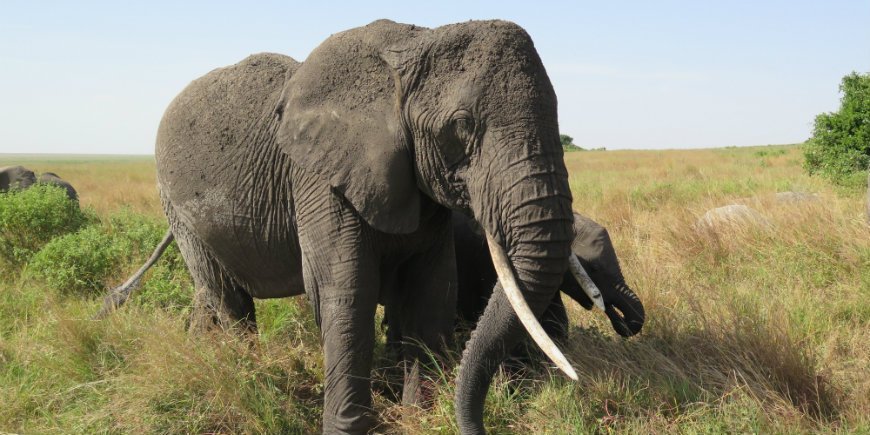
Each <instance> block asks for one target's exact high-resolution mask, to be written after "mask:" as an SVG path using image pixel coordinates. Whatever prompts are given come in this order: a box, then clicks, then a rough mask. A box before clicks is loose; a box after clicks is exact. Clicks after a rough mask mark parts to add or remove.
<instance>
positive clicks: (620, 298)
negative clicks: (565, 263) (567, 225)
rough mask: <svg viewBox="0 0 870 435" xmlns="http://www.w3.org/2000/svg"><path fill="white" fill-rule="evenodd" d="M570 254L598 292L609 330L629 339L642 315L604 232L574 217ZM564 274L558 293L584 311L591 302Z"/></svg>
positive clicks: (635, 297)
mask: <svg viewBox="0 0 870 435" xmlns="http://www.w3.org/2000/svg"><path fill="white" fill-rule="evenodd" d="M571 250H572V251H573V252H574V254H575V255H577V259H578V260H580V263H581V264H582V265H583V268H584V269H585V270H586V271H588V272H589V277H590V278H591V279H592V281H593V282H594V283H595V284H596V285H597V286H598V288H599V289H600V290H601V296H602V297H603V299H604V307H605V310H604V313H605V314H607V317H608V318H609V319H610V323H611V325H612V326H613V329H614V330H615V331H616V332H617V333H618V334H619V335H621V336H623V337H631V336H632V335H635V334H637V333H638V332H640V330H641V328H642V327H643V323H644V320H645V318H646V315H645V313H644V309H643V304H642V303H641V302H640V298H638V297H637V295H636V294H635V293H634V291H632V290H631V288H630V287H629V286H628V285H626V284H625V277H623V276H622V270H621V269H620V267H619V260H618V259H617V257H616V251H615V250H614V249H613V242H612V241H611V240H610V235H609V234H608V233H607V229H606V228H604V227H602V226H601V225H599V224H598V223H597V222H595V221H593V220H592V219H589V218H587V217H585V216H582V215H579V214H577V213H575V214H574V242H573V244H572V245H571ZM568 275H569V274H565V280H564V282H563V283H562V287H561V289H562V291H563V292H564V293H565V294H567V295H568V296H570V297H571V298H572V299H574V300H575V301H577V302H579V303H580V305H582V306H583V307H584V308H586V309H591V308H592V306H593V302H592V300H591V299H589V296H587V295H586V293H585V292H584V291H583V290H582V289H581V288H580V285H578V283H577V281H576V280H574V279H572V278H570V277H569V276H568Z"/></svg>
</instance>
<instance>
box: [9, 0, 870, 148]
mask: <svg viewBox="0 0 870 435" xmlns="http://www.w3.org/2000/svg"><path fill="white" fill-rule="evenodd" d="M125 3H127V2H119V1H112V2H49V1H39V2H35V1H20V2H19V1H9V0H3V1H2V3H0V152H25V153H34V152H50V153H120V154H151V153H152V152H153V147H154V137H155V133H156V130H157V124H158V123H159V120H160V117H161V115H162V113H163V110H164V109H165V108H166V106H167V105H168V104H169V102H170V101H171V100H172V98H173V97H174V96H175V95H176V94H177V93H178V92H179V91H180V90H181V89H182V88H183V87H184V86H185V85H186V84H187V83H189V82H190V81H191V80H193V79H194V78H196V77H198V76H200V75H202V74H204V73H206V72H208V71H209V70H211V69H213V68H216V67H220V66H224V65H228V64H232V63H235V62H237V61H239V60H241V59H242V58H244V57H245V56H247V55H248V54H251V53H256V52H263V51H273V52H279V53H284V54H288V55H290V56H293V57H294V58H296V59H297V60H304V59H305V57H306V56H307V55H308V53H309V52H310V51H311V50H312V49H313V48H314V47H316V46H317V45H318V44H319V43H320V42H321V41H322V40H324V39H325V38H326V37H328V36H329V35H330V34H331V33H335V32H338V31H341V30H345V29H348V28H351V27H356V26H360V25H364V24H366V23H368V22H371V21H373V20H375V19H378V18H389V19H392V20H395V21H399V22H406V23H413V24H419V25H422V26H427V27H435V26H438V25H442V24H447V23H453V22H458V21H465V20H469V19H487V18H501V19H507V20H511V21H514V22H516V23H518V24H520V25H521V26H523V27H525V28H526V30H527V31H528V32H529V34H530V35H531V36H532V38H533V40H534V41H535V45H536V47H537V48H538V51H539V53H540V55H541V58H542V59H543V61H544V65H545V66H546V68H547V71H548V73H549V75H550V78H551V80H552V82H553V85H554V87H555V88H556V93H557V95H558V97H559V123H560V128H561V130H562V132H563V133H567V134H569V135H571V136H573V137H574V138H575V143H577V144H579V145H581V146H587V147H601V146H604V147H607V148H608V149H624V148H634V149H638V148H687V147H720V146H729V145H738V146H742V145H759V144H772V143H793V142H799V141H803V140H804V139H806V138H807V137H808V136H809V134H810V131H811V128H812V120H813V117H814V116H815V115H816V114H818V113H820V112H824V111H831V110H835V109H836V108H837V105H838V102H839V97H840V96H839V94H838V84H839V81H840V78H841V77H842V76H843V75H845V74H847V73H849V72H851V71H853V70H854V71H859V72H867V71H870V25H868V23H870V1H824V2H823V1H815V2H805V1H729V2H708V1H682V2H681V1H637V2H630V1H611V2H605V1H596V2H585V1H583V2H581V1H574V2H569V1H565V2H556V1H550V2H547V1H535V2H531V1H523V2H514V1H498V2H475V1H471V0H466V1H440V2H425V3H423V2H421V3H419V5H417V3H412V2H409V1H405V2H396V1H365V2H329V1H321V2H318V1H311V0H309V1H306V2H304V3H303V2H293V1H282V2H256V3H254V2H239V1H232V2H224V1H210V2H182V1H172V2H164V1H157V0H154V1H148V2H138V3H132V2H130V3H131V4H125ZM246 3H251V4H246Z"/></svg>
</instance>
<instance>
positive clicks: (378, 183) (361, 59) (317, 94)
mask: <svg viewBox="0 0 870 435" xmlns="http://www.w3.org/2000/svg"><path fill="white" fill-rule="evenodd" d="M384 53H385V50H381V49H379V48H378V47H375V46H374V45H373V42H372V41H370V40H368V39H366V38H360V37H359V36H358V35H357V36H355V34H354V33H353V31H349V32H345V33H341V34H338V35H335V36H332V37H331V38H329V39H328V40H327V41H326V42H324V43H323V44H321V46H320V47H318V48H317V49H316V50H315V51H314V52H312V53H311V55H310V56H309V57H308V59H307V60H305V62H304V63H303V64H302V66H300V68H299V70H298V71H296V73H295V74H294V75H293V77H292V78H290V79H289V80H288V82H287V85H286V87H285V89H284V94H283V96H282V99H281V100H282V103H280V104H281V105H280V106H279V107H278V113H279V116H280V117H281V121H280V127H279V129H278V134H277V140H278V141H279V145H280V147H281V149H282V150H283V151H284V152H285V153H286V154H288V155H289V156H290V159H291V160H292V162H293V163H294V164H295V165H298V166H300V167H302V168H303V169H304V170H305V171H307V172H309V173H312V174H314V175H316V176H318V177H320V178H321V180H323V181H324V182H326V183H328V184H329V185H330V186H331V187H332V188H333V189H334V191H336V192H338V193H339V194H341V195H342V196H343V197H344V198H345V199H347V201H348V202H349V203H350V204H351V205H352V206H353V208H354V209H355V210H356V211H357V212H358V213H359V215H360V216H361V217H362V218H363V219H364V220H365V221H366V222H367V223H368V224H369V225H371V226H372V227H374V228H376V229H377V230H380V231H383V232H387V233H394V234H398V233H410V232H413V231H414V230H416V229H417V226H418V225H419V220H420V200H421V198H420V195H421V193H420V191H419V190H418V188H417V179H416V174H415V169H414V156H413V152H412V149H411V148H412V147H411V144H410V143H409V140H408V138H407V137H406V136H407V135H408V134H407V132H406V131H405V128H404V123H403V122H402V117H401V110H402V101H403V98H402V97H401V95H402V84H401V74H400V73H399V72H398V71H397V70H396V68H394V67H393V66H392V65H391V63H392V61H393V60H394V59H395V58H396V57H400V56H401V53H399V52H396V51H390V52H389V54H388V55H387V56H384V55H383V54H384Z"/></svg>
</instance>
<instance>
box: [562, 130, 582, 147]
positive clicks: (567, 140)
mask: <svg viewBox="0 0 870 435" xmlns="http://www.w3.org/2000/svg"><path fill="white" fill-rule="evenodd" d="M559 141H560V142H562V150H564V151H582V150H583V148H580V147H578V146H577V145H574V138H573V137H571V136H568V135H567V134H560V135H559Z"/></svg>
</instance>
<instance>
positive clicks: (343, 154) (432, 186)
mask: <svg viewBox="0 0 870 435" xmlns="http://www.w3.org/2000/svg"><path fill="white" fill-rule="evenodd" d="M558 133H559V132H558V124H557V117H556V96H555V94H554V92H553V88H552V85H551V84H550V81H549V79H548V77H547V74H546V72H545V70H544V67H543V65H542V63H541V60H540V58H539V57H538V54H537V52H536V51H535V48H534V45H533V44H532V41H531V39H530V38H529V36H528V35H527V34H526V32H525V31H523V30H522V29H521V28H520V27H518V26H517V25H515V24H512V23H508V22H503V21H485V22H467V23H462V24H455V25H449V26H444V27H439V28H436V29H425V28H421V27H416V26H411V25H404V24H397V23H393V22H389V21H376V22H374V23H372V24H370V25H368V26H365V27H360V28H356V29H352V30H348V31H345V32H342V33H339V34H336V35H333V36H331V37H330V38H329V39H327V40H326V41H325V42H323V43H322V44H321V45H320V46H319V47H318V48H317V49H315V50H314V51H313V52H312V53H311V55H310V56H309V57H308V59H306V61H305V62H304V63H302V64H300V63H297V62H296V61H294V60H293V59H291V58H289V57H286V56H280V55H272V54H262V55H257V56H252V57H249V58H248V59H246V60H244V61H242V62H240V63H238V64H236V65H233V66H231V67H227V68H222V69H218V70H215V71H212V72H211V73H209V74H207V75H206V76H204V77H202V78H200V79H197V80H195V81H194V82H193V83H191V84H190V85H189V86H188V87H187V88H186V89H185V90H184V91H182V93H181V94H180V95H179V96H177V97H176V98H175V100H174V101H173V102H172V104H171V105H170V106H169V108H168V109H167V111H166V114H165V115H164V117H163V120H162V121H161V124H160V128H159V131H158V137H157V146H156V160H157V179H158V190H159V193H160V198H161V201H162V204H163V208H164V211H165V213H166V215H167V218H168V221H169V225H170V229H171V232H172V233H173V234H174V235H175V238H176V240H177V241H178V245H179V249H180V251H181V253H182V256H183V257H184V259H185V262H186V263H187V265H188V267H189V269H190V272H191V275H192V277H193V280H194V283H195V286H196V295H195V298H194V300H195V311H196V312H197V313H199V314H200V316H199V318H200V319H203V321H202V322H200V325H202V326H207V325H209V324H211V323H217V324H220V325H224V326H231V325H238V326H241V327H242V328H243V329H254V328H255V327H256V326H255V325H256V323H255V314H254V305H253V298H255V297H256V298H272V297H284V296H291V295H294V294H297V293H299V291H298V289H301V288H304V291H305V293H306V294H307V295H308V297H309V299H310V300H311V302H312V305H313V308H314V311H315V318H316V319H317V322H318V325H319V326H320V327H321V337H322V342H323V348H324V352H325V358H324V362H325V369H326V376H325V388H324V389H325V393H324V394H325V403H324V424H323V428H324V432H330V433H333V432H354V433H360V432H364V431H365V430H367V429H368V428H369V427H370V425H371V419H370V417H369V415H368V414H367V410H369V409H370V407H371V393H370V389H369V388H370V383H369V374H370V365H371V356H372V348H373V344H374V324H373V323H374V322H373V319H374V312H375V306H376V304H377V303H378V302H379V301H380V302H383V303H385V304H388V305H394V306H397V307H401V310H400V311H399V313H400V314H399V316H400V319H397V321H399V322H401V325H402V328H403V332H404V333H405V336H406V337H410V338H412V339H413V340H409V342H415V343H422V344H423V345H425V346H427V347H429V348H430V349H434V350H435V351H436V352H439V351H440V350H441V349H443V343H444V342H445V341H449V337H450V333H451V331H452V327H453V319H454V316H453V313H454V306H455V303H456V300H455V297H456V296H455V288H456V272H455V258H454V254H453V237H452V225H451V221H450V209H454V210H458V211H460V212H462V213H466V214H468V215H472V216H474V217H475V219H476V220H477V221H479V222H480V223H481V225H482V227H483V229H484V231H485V232H486V233H487V234H488V238H489V244H490V246H491V248H492V253H493V254H494V255H495V256H497V257H498V259H497V261H496V262H495V264H496V267H497V268H499V270H500V278H501V280H502V281H503V284H504V288H505V291H497V292H496V293H494V296H493V297H492V298H491V299H490V301H489V303H488V305H487V308H486V310H485V312H484V314H483V316H482V317H481V320H480V322H479V323H478V326H477V328H476V329H475V331H474V332H473V333H472V337H471V339H470V340H469V342H468V343H467V345H466V348H465V351H464V354H463V358H462V361H461V364H460V369H459V377H458V379H457V381H456V382H457V387H456V401H455V406H456V416H457V420H458V424H459V426H460V429H461V431H462V432H463V433H481V432H483V431H484V429H483V402H484V398H485V396H486V392H487V390H488V387H489V383H490V381H491V378H492V375H493V373H494V371H495V370H496V368H497V367H498V365H499V364H500V362H501V361H502V360H503V359H504V358H505V357H506V349H510V348H512V347H513V346H514V344H516V343H517V342H518V340H519V339H520V338H521V337H522V336H523V328H522V326H521V324H520V318H522V319H524V321H529V322H531V323H530V325H531V326H530V327H531V328H532V329H535V330H536V331H535V332H534V333H533V336H534V337H536V339H537V340H541V341H542V342H544V344H543V347H544V348H545V351H549V352H550V353H551V354H553V355H554V357H555V358H556V359H557V360H559V362H560V363H561V364H562V365H563V367H565V368H566V369H567V370H570V366H567V364H566V363H565V361H564V357H562V356H561V354H559V353H558V349H555V347H554V346H552V342H549V343H546V342H545V341H546V340H548V338H547V337H546V336H541V334H540V325H539V324H537V325H536V324H535V323H534V316H535V315H540V314H541V312H543V310H544V308H546V306H547V305H548V304H549V303H550V301H551V300H552V298H553V294H554V293H555V292H556V289H557V286H558V284H559V282H560V281H561V278H562V275H563V274H564V272H565V270H566V267H567V266H568V256H569V253H570V244H571V222H572V215H571V194H570V191H569V189H568V179H567V171H566V169H565V166H564V162H563V159H562V149H561V146H560V143H559V135H558ZM514 273H515V274H516V277H514V275H513V274H514ZM303 276H304V279H303ZM516 278H519V279H518V280H517V279H516ZM514 296H515V297H514ZM511 297H514V298H513V299H510V298H511ZM509 299H510V300H511V303H515V304H516V308H512V305H511V303H509V302H508V301H509ZM523 299H524V300H525V301H526V302H527V303H528V306H525V308H523V304H524V303H523V302H522V300H523ZM529 306H530V307H531V309H530V310H529ZM515 310H516V311H517V313H518V314H519V315H517V313H515ZM403 355H404V358H405V367H406V378H407V379H406V383H405V391H404V393H403V400H404V401H405V402H414V401H415V400H417V399H418V398H419V396H420V388H419V385H420V383H419V373H420V370H421V369H422V368H424V367H423V364H422V361H424V360H425V361H428V357H427V356H425V355H424V353H423V351H422V350H421V349H420V347H418V346H410V345H409V346H407V348H406V349H405V352H404V354H403ZM566 366H567V367H566Z"/></svg>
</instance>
